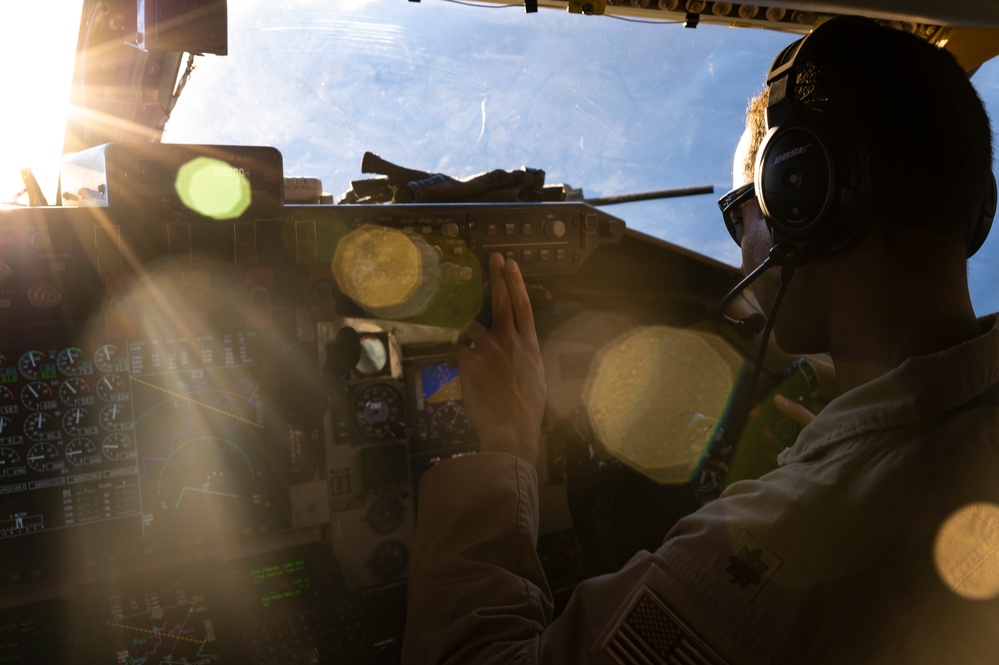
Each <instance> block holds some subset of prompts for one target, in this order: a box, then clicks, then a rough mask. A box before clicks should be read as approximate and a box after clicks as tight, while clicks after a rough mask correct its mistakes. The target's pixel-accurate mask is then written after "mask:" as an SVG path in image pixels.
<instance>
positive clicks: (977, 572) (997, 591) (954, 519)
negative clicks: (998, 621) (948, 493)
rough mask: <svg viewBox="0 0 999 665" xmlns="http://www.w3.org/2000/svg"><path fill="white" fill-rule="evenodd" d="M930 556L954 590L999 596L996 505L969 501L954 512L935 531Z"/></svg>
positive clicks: (980, 597)
mask: <svg viewBox="0 0 999 665" xmlns="http://www.w3.org/2000/svg"><path fill="white" fill-rule="evenodd" d="M933 558H934V561H935V562H936V566H937V572H938V573H939V574H940V578H941V579H942V580H943V581H944V583H946V584H947V586H948V587H950V589H951V590H952V591H953V592H954V593H956V594H958V595H959V596H961V597H963V598H968V599H970V600H990V599H994V598H999V506H997V505H995V504H992V503H972V504H969V505H967V506H964V507H962V508H961V509H959V510H957V511H956V512H954V513H953V514H952V515H951V516H950V517H948V518H947V520H946V521H945V522H944V523H943V526H941V527H940V531H939V532H938V533H937V540H936V543H935V544H934V548H933Z"/></svg>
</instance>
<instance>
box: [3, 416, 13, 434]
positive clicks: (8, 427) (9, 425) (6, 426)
mask: <svg viewBox="0 0 999 665" xmlns="http://www.w3.org/2000/svg"><path fill="white" fill-rule="evenodd" d="M13 434H14V421H12V420H11V419H10V416H0V439H2V438H4V437H5V436H12V435H13Z"/></svg>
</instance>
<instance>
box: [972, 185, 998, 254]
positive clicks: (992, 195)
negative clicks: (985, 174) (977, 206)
mask: <svg viewBox="0 0 999 665" xmlns="http://www.w3.org/2000/svg"><path fill="white" fill-rule="evenodd" d="M997 198H999V192H997V191H996V176H995V174H994V173H990V174H989V186H988V188H987V190H986V193H985V200H984V201H982V213H981V215H979V216H978V219H976V220H975V223H974V224H972V225H971V226H970V227H969V228H968V245H967V256H968V258H969V259H970V258H971V257H972V256H974V255H975V252H977V251H978V250H979V249H981V248H982V245H984V244H985V239H986V238H987V237H988V236H989V231H990V230H991V229H992V220H993V219H995V216H996V200H997Z"/></svg>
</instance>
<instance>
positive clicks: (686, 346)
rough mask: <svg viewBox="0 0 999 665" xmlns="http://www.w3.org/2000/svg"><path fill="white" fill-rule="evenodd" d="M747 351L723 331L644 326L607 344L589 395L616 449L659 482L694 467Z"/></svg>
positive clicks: (604, 435)
mask: <svg viewBox="0 0 999 665" xmlns="http://www.w3.org/2000/svg"><path fill="white" fill-rule="evenodd" d="M739 366H740V359H739V356H738V354H736V353H735V351H733V350H732V349H731V348H730V347H729V346H728V345H727V344H725V342H724V341H722V340H721V339H719V338H718V337H716V336H714V335H711V334H707V333H701V332H697V331H692V330H685V329H678V328H668V327H662V326H655V327H646V328H640V329H637V330H635V331H632V332H630V333H628V334H627V335H625V336H623V337H621V338H619V339H617V340H616V341H614V342H612V343H611V344H609V345H608V346H606V347H605V348H604V349H603V350H601V351H600V352H599V353H598V354H597V357H596V360H595V362H594V369H593V370H592V372H591V374H590V378H589V379H588V381H587V386H586V391H585V399H586V403H587V405H588V407H589V410H590V414H591V417H592V419H593V425H594V428H595V429H596V432H597V436H598V437H599V438H600V441H601V443H602V444H603V446H604V447H605V448H606V450H607V451H608V452H609V453H610V454H612V455H613V456H614V457H616V458H618V459H619V460H621V461H622V462H624V463H625V464H627V465H629V466H631V467H632V468H633V469H635V470H636V471H639V472H640V473H643V474H645V475H646V476H648V477H649V478H651V479H653V480H655V481H657V482H659V483H683V482H686V481H687V480H688V479H689V478H690V477H691V475H692V473H693V471H694V469H695V467H696V465H697V462H698V460H699V459H700V457H701V455H702V454H703V453H704V448H705V446H706V444H707V443H708V441H709V440H710V437H711V434H712V432H713V430H714V428H715V425H716V423H717V419H718V417H719V416H720V415H721V414H722V412H723V411H724V409H725V407H726V404H727V403H728V400H729V396H730V394H731V391H732V387H733V385H734V383H735V377H736V374H737V373H738V369H739Z"/></svg>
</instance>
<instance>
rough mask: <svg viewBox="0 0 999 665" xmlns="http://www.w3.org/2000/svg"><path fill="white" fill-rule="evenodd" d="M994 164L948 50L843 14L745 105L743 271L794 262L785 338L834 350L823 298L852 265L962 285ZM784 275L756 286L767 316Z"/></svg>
mask: <svg viewBox="0 0 999 665" xmlns="http://www.w3.org/2000/svg"><path fill="white" fill-rule="evenodd" d="M991 167H992V132H991V128H990V125H989V120H988V116H987V114H986V112H985V109H984V107H983V105H982V103H981V101H980V99H979V98H978V95H977V93H976V92H975V90H974V88H973V87H972V86H971V84H970V82H969V80H968V77H967V75H966V73H965V72H964V71H963V69H962V68H961V67H960V66H959V65H958V64H957V62H956V61H955V59H954V58H953V56H952V55H951V54H950V53H948V52H946V51H944V50H943V49H940V48H938V47H936V46H933V45H931V44H930V43H929V42H927V41H926V40H924V39H922V38H920V37H917V36H915V35H912V34H909V33H907V32H904V31H901V30H895V29H891V28H888V27H883V26H880V25H878V24H876V23H874V22H872V21H867V20H862V19H833V20H831V21H829V22H827V23H825V24H823V25H822V26H820V27H819V28H817V29H816V30H815V31H813V33H812V34H811V35H809V36H808V37H807V38H805V39H803V40H799V41H798V42H795V44H792V45H791V46H789V47H788V48H787V49H785V50H784V51H783V52H782V53H781V54H779V55H778V56H777V58H776V59H775V61H774V64H773V66H772V67H771V70H770V73H769V75H768V82H767V89H766V90H765V91H764V93H763V94H762V95H760V96H759V97H757V98H755V99H753V100H752V101H751V102H750V104H749V109H748V112H747V126H746V131H745V133H744V134H743V137H742V140H741V141H740V144H739V148H738V149H737V151H736V156H735V162H734V165H733V172H734V180H735V186H736V187H738V186H740V185H743V184H746V183H755V185H754V187H752V188H748V189H749V190H751V191H746V193H745V195H744V196H743V197H741V198H740V199H739V201H738V203H737V205H736V206H734V207H733V209H732V212H733V213H734V216H735V217H737V218H739V219H741V221H742V229H741V231H742V242H741V245H742V253H743V266H744V271H745V272H748V271H749V270H752V269H753V268H755V267H756V266H758V265H760V264H761V263H762V262H763V260H764V259H765V258H766V257H767V256H768V254H769V253H770V252H771V249H772V248H773V247H774V246H779V247H781V248H782V251H781V252H780V253H781V254H790V255H791V259H790V260H791V261H793V262H795V263H796V264H797V268H796V270H795V272H794V275H793V279H792V280H791V282H790V285H789V288H788V292H787V296H786V300H785V302H784V304H783V305H782V314H781V316H779V317H778V318H777V326H776V337H777V341H778V343H779V344H780V345H781V347H782V348H784V350H786V351H790V352H797V353H806V352H819V351H827V350H830V349H829V345H828V339H827V338H826V331H827V330H828V322H827V321H825V320H823V316H824V312H826V311H828V308H826V307H824V302H823V300H824V299H825V298H827V297H829V296H830V292H831V290H835V289H836V288H837V286H838V281H839V280H837V279H836V277H837V275H839V276H842V275H843V274H845V273H844V271H850V273H851V274H853V275H856V274H857V271H858V270H859V271H863V270H864V269H865V266H868V267H870V265H871V262H876V264H877V265H878V267H879V268H885V267H886V266H888V267H890V269H891V270H892V271H893V273H894V274H902V275H904V274H908V275H910V276H912V277H914V278H915V277H919V278H926V277H929V276H933V277H935V278H938V279H959V280H965V259H966V256H968V255H970V253H972V252H973V251H974V250H975V249H977V246H978V245H980V244H981V242H982V241H983V240H984V235H983V233H982V231H983V229H984V231H985V232H986V233H987V230H988V226H989V225H990V224H991V213H992V211H994V181H993V180H992V176H991V173H992V172H991ZM990 205H991V206H992V207H991V210H990V209H989V207H990ZM986 222H987V223H986ZM865 262H867V263H865ZM780 273H781V270H778V269H775V270H770V271H769V272H768V273H767V274H766V275H764V276H763V277H762V278H761V279H760V280H758V281H757V282H756V283H755V284H754V285H753V287H752V288H753V291H754V293H755V294H756V296H757V299H758V300H759V301H760V304H761V306H762V307H763V308H764V310H765V311H766V310H767V309H768V308H769V306H770V304H771V303H772V302H773V299H774V296H775V294H776V292H777V287H778V285H779V282H780ZM784 274H785V276H786V275H787V271H784ZM873 274H874V271H873V269H872V276H873ZM965 288H966V287H965Z"/></svg>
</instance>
